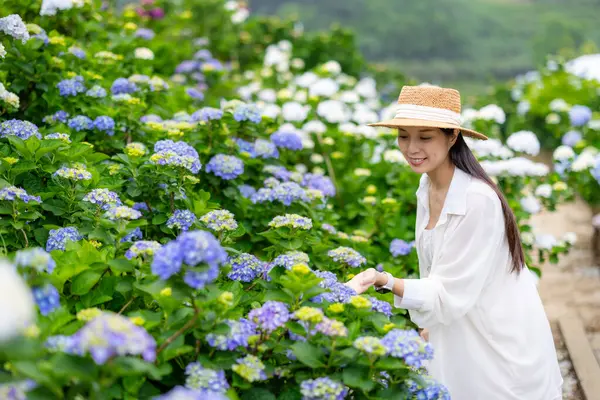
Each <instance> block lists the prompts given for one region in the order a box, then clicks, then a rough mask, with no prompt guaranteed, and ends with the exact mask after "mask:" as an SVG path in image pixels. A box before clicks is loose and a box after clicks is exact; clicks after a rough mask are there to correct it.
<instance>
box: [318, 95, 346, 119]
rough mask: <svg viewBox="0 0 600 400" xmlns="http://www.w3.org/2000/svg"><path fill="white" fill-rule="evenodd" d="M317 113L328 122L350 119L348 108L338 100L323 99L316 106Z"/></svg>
mask: <svg viewBox="0 0 600 400" xmlns="http://www.w3.org/2000/svg"><path fill="white" fill-rule="evenodd" d="M317 114H318V115H319V116H320V117H322V118H324V119H325V120H327V122H330V123H342V122H348V121H349V120H350V116H351V115H350V110H349V109H348V107H347V106H346V105H345V104H344V103H342V102H341V101H338V100H325V101H322V102H321V103H319V105H318V106H317Z"/></svg>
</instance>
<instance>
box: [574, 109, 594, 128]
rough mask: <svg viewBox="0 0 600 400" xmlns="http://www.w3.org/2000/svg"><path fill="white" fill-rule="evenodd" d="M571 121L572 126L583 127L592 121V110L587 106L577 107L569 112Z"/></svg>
mask: <svg viewBox="0 0 600 400" xmlns="http://www.w3.org/2000/svg"><path fill="white" fill-rule="evenodd" d="M569 119H570V120H571V125H572V126H575V127H579V126H583V125H585V124H587V123H588V122H589V120H590V119H592V110H590V109H589V107H587V106H582V105H575V106H573V107H571V109H570V110H569Z"/></svg>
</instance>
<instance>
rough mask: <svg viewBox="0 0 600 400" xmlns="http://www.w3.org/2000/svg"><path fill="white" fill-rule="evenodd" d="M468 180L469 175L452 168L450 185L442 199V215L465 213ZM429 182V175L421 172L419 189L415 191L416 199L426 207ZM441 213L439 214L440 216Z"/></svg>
mask: <svg viewBox="0 0 600 400" xmlns="http://www.w3.org/2000/svg"><path fill="white" fill-rule="evenodd" d="M470 182H471V175H469V174H468V173H466V172H464V171H463V170H461V169H460V168H458V167H455V168H454V174H453V175H452V181H450V187H449V188H448V193H447V194H446V199H445V200H444V208H443V209H442V215H445V214H455V215H465V213H466V212H467V188H468V187H469V183H470ZM429 183H430V180H429V177H428V176H427V174H423V175H422V176H421V181H420V183H419V189H418V190H417V193H416V195H417V200H418V201H419V202H421V203H422V205H423V206H425V207H426V208H427V209H429ZM442 215H440V218H441V217H442Z"/></svg>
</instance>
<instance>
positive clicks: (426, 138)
mask: <svg viewBox="0 0 600 400" xmlns="http://www.w3.org/2000/svg"><path fill="white" fill-rule="evenodd" d="M421 140H431V138H430V137H422V138H421Z"/></svg>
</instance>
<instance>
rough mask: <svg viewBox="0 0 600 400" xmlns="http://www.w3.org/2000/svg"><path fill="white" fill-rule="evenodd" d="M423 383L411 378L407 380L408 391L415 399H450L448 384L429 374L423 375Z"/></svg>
mask: <svg viewBox="0 0 600 400" xmlns="http://www.w3.org/2000/svg"><path fill="white" fill-rule="evenodd" d="M421 378H422V382H423V383H417V382H416V381H414V380H413V379H411V378H408V379H407V380H406V386H407V388H408V391H409V392H410V393H411V394H412V395H413V398H415V399H424V400H450V399H451V397H450V392H449V391H448V389H447V388H446V386H444V385H442V384H441V383H439V382H437V381H435V380H434V379H433V378H431V377H429V376H421Z"/></svg>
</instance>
